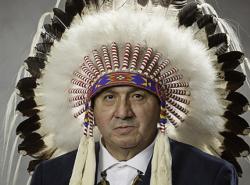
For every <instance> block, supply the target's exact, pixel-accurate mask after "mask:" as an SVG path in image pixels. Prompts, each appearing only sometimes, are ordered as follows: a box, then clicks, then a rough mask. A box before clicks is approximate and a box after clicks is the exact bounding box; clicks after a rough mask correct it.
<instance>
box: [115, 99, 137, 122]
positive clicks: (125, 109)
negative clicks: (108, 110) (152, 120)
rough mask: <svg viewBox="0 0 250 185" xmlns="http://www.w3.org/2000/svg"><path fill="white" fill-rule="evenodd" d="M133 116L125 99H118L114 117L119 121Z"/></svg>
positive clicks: (129, 104)
mask: <svg viewBox="0 0 250 185" xmlns="http://www.w3.org/2000/svg"><path fill="white" fill-rule="evenodd" d="M133 115H134V113H133V110H132V107H131V103H130V102H129V100H127V99H125V98H124V99H120V100H119V101H118V103H117V106H116V110H115V117H116V118H119V119H123V120H124V119H129V118H132V117H133Z"/></svg>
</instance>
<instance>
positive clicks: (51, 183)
mask: <svg viewBox="0 0 250 185" xmlns="http://www.w3.org/2000/svg"><path fill="white" fill-rule="evenodd" d="M99 147H100V146H99V144H96V154H97V159H98V153H99ZM170 147H171V154H172V179H173V185H236V184H238V179H237V175H236V172H235V169H234V167H233V166H232V165H231V164H230V163H228V162H226V161H224V160H221V159H219V158H216V157H213V156H211V155H208V154H205V153H204V152H202V151H200V150H198V149H196V148H194V147H192V146H190V145H186V144H183V143H180V142H177V141H173V140H171V141H170ZM75 157H76V151H73V152H70V153H67V154H65V155H62V156H60V157H58V158H55V159H52V160H48V161H45V162H43V163H41V164H40V165H39V166H38V167H37V169H36V170H35V173H34V174H33V178H32V182H31V185H68V184H69V180H70V177H71V173H72V169H73V166H74V161H75ZM97 164H98V161H97ZM150 174H151V164H149V165H148V168H147V171H146V173H145V175H144V176H143V179H142V180H143V181H142V183H141V184H140V185H149V184H150ZM117 185H118V184H117ZM159 185H164V184H159Z"/></svg>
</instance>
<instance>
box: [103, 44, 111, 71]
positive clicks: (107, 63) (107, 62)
mask: <svg viewBox="0 0 250 185" xmlns="http://www.w3.org/2000/svg"><path fill="white" fill-rule="evenodd" d="M102 52H103V56H104V62H105V65H106V68H107V70H108V71H111V70H112V66H111V62H110V60H109V54H108V48H107V46H102Z"/></svg>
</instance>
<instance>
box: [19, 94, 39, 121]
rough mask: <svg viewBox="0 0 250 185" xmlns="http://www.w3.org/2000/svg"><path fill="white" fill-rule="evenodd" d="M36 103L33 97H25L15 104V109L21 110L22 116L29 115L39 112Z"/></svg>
mask: <svg viewBox="0 0 250 185" xmlns="http://www.w3.org/2000/svg"><path fill="white" fill-rule="evenodd" d="M36 107H37V104H36V102H35V100H34V99H33V98H30V99H25V100H23V101H20V102H19V103H18V104H17V107H16V110H18V111H19V112H21V113H22V114H23V116H28V117H31V116H33V115H35V114H36V113H38V112H39V110H38V109H36Z"/></svg>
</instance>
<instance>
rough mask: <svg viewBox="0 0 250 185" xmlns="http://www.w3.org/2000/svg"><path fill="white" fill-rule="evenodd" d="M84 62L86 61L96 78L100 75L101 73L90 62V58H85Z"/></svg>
mask: <svg viewBox="0 0 250 185" xmlns="http://www.w3.org/2000/svg"><path fill="white" fill-rule="evenodd" d="M84 60H85V61H86V63H87V65H88V67H89V69H90V70H91V71H92V72H93V73H94V75H95V77H96V76H98V75H99V74H100V72H99V71H98V70H97V69H96V68H95V66H94V65H93V62H92V61H90V59H89V57H88V56H85V57H84Z"/></svg>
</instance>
